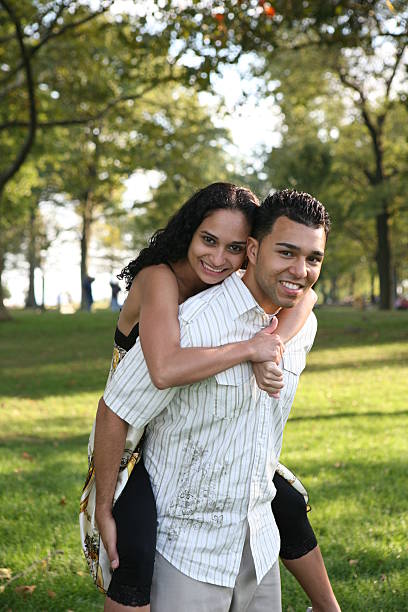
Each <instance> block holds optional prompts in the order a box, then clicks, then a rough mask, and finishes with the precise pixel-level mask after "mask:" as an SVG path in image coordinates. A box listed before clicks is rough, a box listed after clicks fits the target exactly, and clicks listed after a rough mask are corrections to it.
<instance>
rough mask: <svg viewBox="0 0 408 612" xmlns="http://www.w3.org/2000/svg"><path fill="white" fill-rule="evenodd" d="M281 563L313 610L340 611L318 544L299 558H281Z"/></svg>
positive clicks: (324, 611)
mask: <svg viewBox="0 0 408 612" xmlns="http://www.w3.org/2000/svg"><path fill="white" fill-rule="evenodd" d="M281 559H282V557H281ZM282 563H283V564H284V566H285V567H286V569H288V570H289V571H290V573H291V574H293V575H294V577H295V578H296V580H297V581H298V582H299V584H300V586H301V587H302V589H303V590H304V591H305V593H306V594H307V596H308V597H309V599H310V601H311V603H312V609H313V612H340V606H339V604H338V603H337V599H336V597H335V595H334V593H333V589H332V586H331V584H330V580H329V577H328V575H327V571H326V567H325V565H324V561H323V557H322V553H321V552H320V548H319V546H315V548H313V550H311V551H310V552H308V553H306V554H305V555H304V556H303V557H300V558H299V559H282Z"/></svg>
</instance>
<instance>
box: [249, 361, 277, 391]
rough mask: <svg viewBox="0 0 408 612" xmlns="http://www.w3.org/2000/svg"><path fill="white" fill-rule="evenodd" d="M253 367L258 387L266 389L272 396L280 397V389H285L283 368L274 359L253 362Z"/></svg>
mask: <svg viewBox="0 0 408 612" xmlns="http://www.w3.org/2000/svg"><path fill="white" fill-rule="evenodd" d="M252 369H253V371H254V374H255V379H256V383H257V385H258V387H259V388H260V389H262V391H266V393H267V394H268V395H270V396H271V397H275V398H278V397H279V395H280V390H281V389H283V386H284V385H283V374H282V371H281V369H280V368H279V367H278V366H277V365H276V363H274V362H273V361H265V362H264V363H253V364H252Z"/></svg>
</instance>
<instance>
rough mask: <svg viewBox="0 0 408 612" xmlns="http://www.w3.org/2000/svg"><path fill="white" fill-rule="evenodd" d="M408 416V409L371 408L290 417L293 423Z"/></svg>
mask: <svg viewBox="0 0 408 612" xmlns="http://www.w3.org/2000/svg"><path fill="white" fill-rule="evenodd" d="M403 416H408V410H396V411H395V412H388V411H385V410H384V411H380V410H371V411H367V412H364V411H362V412H335V413H334V414H314V415H307V416H294V417H289V420H290V422H291V423H295V422H296V421H331V420H333V419H343V418H344V419H350V418H364V417H374V418H375V417H403Z"/></svg>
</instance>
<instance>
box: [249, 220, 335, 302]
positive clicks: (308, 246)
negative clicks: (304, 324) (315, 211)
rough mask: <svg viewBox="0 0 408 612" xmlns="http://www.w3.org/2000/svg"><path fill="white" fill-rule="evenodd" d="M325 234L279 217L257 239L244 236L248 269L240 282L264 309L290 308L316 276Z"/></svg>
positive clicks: (318, 270)
mask: <svg viewBox="0 0 408 612" xmlns="http://www.w3.org/2000/svg"><path fill="white" fill-rule="evenodd" d="M325 245H326V236H325V232H324V228H323V227H319V228H316V229H315V228H312V227H307V226H306V225H303V224H302V223H296V222H295V221H291V220H290V219H288V217H279V218H278V219H277V220H276V221H275V223H274V225H273V227H272V231H271V232H270V233H269V234H267V235H266V236H265V238H263V240H262V241H261V243H259V242H258V241H257V240H255V238H249V239H248V259H249V264H248V270H247V274H246V275H245V276H244V282H245V283H246V284H247V286H248V288H249V289H250V291H251V292H252V294H253V295H254V297H255V299H256V300H257V302H258V304H260V305H261V306H262V307H263V309H264V310H265V311H266V312H273V311H274V310H276V309H277V307H279V306H281V307H282V308H292V307H293V306H295V304H297V303H298V302H299V301H300V300H301V299H302V297H303V296H304V294H305V293H306V291H307V290H308V289H309V288H310V287H311V286H312V285H314V283H315V282H316V281H317V279H318V278H319V274H320V269H321V267H322V262H323V256H324V248H325Z"/></svg>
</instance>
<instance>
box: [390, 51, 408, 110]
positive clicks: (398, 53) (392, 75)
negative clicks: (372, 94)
mask: <svg viewBox="0 0 408 612" xmlns="http://www.w3.org/2000/svg"><path fill="white" fill-rule="evenodd" d="M406 46H407V44H406V43H404V44H403V45H402V47H400V48H399V49H398V51H397V55H396V58H395V64H394V68H393V69H392V73H391V76H390V78H389V79H388V81H387V86H386V90H385V99H386V100H387V102H388V98H389V95H390V90H391V85H392V82H393V80H394V77H395V74H396V72H397V70H398V66H399V64H400V62H401V59H402V56H403V55H404V51H405V49H406Z"/></svg>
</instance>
